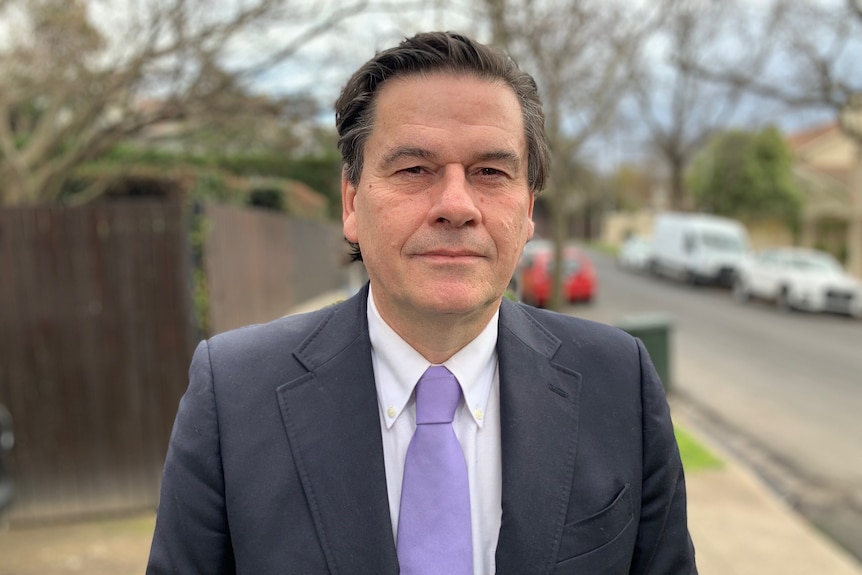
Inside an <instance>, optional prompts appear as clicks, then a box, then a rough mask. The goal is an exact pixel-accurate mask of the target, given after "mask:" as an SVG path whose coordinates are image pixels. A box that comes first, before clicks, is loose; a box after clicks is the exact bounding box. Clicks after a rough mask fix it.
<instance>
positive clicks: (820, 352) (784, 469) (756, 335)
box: [568, 252, 862, 559]
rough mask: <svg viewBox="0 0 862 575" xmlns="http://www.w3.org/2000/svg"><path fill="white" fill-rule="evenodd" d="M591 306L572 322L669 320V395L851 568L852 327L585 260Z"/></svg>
mask: <svg viewBox="0 0 862 575" xmlns="http://www.w3.org/2000/svg"><path fill="white" fill-rule="evenodd" d="M590 255H591V256H592V258H593V260H594V262H595V264H596V267H597V270H598V277H599V291H598V296H597V299H596V301H595V302H594V303H592V304H589V305H586V306H573V307H572V308H570V309H569V310H568V311H569V313H572V314H574V315H578V316H582V317H585V318H588V319H594V320H597V321H601V322H604V323H610V324H618V323H620V321H621V320H623V319H624V318H630V317H632V316H636V315H639V314H642V313H661V314H666V315H667V317H668V318H670V320H671V324H670V325H671V328H670V332H669V333H670V338H671V339H670V342H671V347H670V350H671V351H670V353H671V355H670V357H671V382H670V385H671V389H673V390H675V391H677V392H678V394H679V396H680V397H682V398H684V399H685V400H686V401H688V402H690V403H692V404H693V405H694V406H695V407H696V408H697V409H699V410H700V412H701V413H702V415H703V420H704V422H705V425H706V426H707V427H709V429H710V430H711V431H712V432H713V433H715V434H716V435H717V436H719V437H718V439H719V440H720V441H722V442H723V443H725V445H726V446H727V447H728V448H729V449H731V450H733V451H735V452H736V453H737V454H738V455H740V456H741V457H742V458H743V459H744V460H746V461H747V463H749V464H750V465H751V466H752V467H753V468H754V469H755V470H756V471H757V472H759V473H760V474H761V475H763V476H764V478H765V479H767V481H768V482H769V483H770V484H771V485H773V487H774V488H775V489H776V490H777V491H779V492H780V493H781V494H782V495H783V496H784V497H786V498H787V499H788V501H789V502H790V503H791V504H793V505H794V506H796V507H797V508H798V509H799V510H800V511H801V512H803V513H804V514H805V515H807V516H808V517H809V518H810V519H811V520H812V521H813V522H815V523H816V524H818V525H819V526H820V527H822V528H823V529H824V530H825V531H826V532H828V533H829V534H831V535H832V536H833V537H834V538H835V539H836V540H837V541H838V542H839V543H841V544H843V545H844V546H845V547H847V548H848V549H850V550H851V552H853V553H854V554H855V555H856V556H857V557H859V558H860V559H862V320H858V319H850V318H845V317H842V316H835V315H816V314H805V313H783V312H780V311H778V310H777V309H775V308H774V307H773V306H771V305H770V304H768V303H765V302H754V303H749V304H745V305H743V304H739V303H737V302H735V301H734V300H733V299H732V298H731V297H730V293H729V291H728V290H726V289H721V288H712V287H703V286H696V287H693V286H688V285H681V284H677V283H674V282H671V281H668V280H659V279H656V278H653V277H650V276H647V275H641V274H636V273H632V272H628V271H624V270H620V269H619V268H617V266H616V265H615V263H614V261H613V260H612V259H611V258H609V257H608V256H606V255H603V254H599V253H596V252H590Z"/></svg>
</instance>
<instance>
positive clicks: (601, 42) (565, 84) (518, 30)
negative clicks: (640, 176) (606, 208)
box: [483, 0, 664, 308]
mask: <svg viewBox="0 0 862 575" xmlns="http://www.w3.org/2000/svg"><path fill="white" fill-rule="evenodd" d="M646 4H647V6H644V7H633V6H632V5H631V3H622V2H615V1H607V0H547V1H541V2H537V1H531V0H485V2H484V4H483V6H484V8H485V15H486V17H487V19H488V21H489V22H490V25H491V31H492V39H493V42H494V43H495V44H497V45H498V46H500V47H502V48H504V49H505V50H506V51H507V52H508V53H509V54H511V55H512V56H513V57H514V58H515V59H516V60H517V61H518V62H519V63H520V64H521V65H522V66H523V67H524V68H526V69H527V70H529V71H530V72H531V73H532V74H533V76H534V77H535V78H536V81H537V83H538V84H539V89H540V92H541V94H542V100H543V103H544V108H545V116H546V117H545V126H546V131H547V134H548V139H549V143H550V145H551V154H552V166H553V167H552V174H551V179H550V182H549V185H548V189H547V190H546V191H545V201H546V202H547V204H548V207H549V209H548V212H549V214H550V216H551V220H550V229H551V235H552V239H553V242H554V245H555V258H554V261H555V262H556V265H555V266H554V282H553V285H554V289H553V299H552V302H551V307H554V308H559V307H560V305H561V303H562V301H561V296H562V294H561V291H562V290H561V289H560V288H561V284H562V270H563V266H562V253H563V245H564V244H565V242H566V240H567V239H568V238H567V230H568V221H569V219H570V217H571V215H572V214H573V213H575V212H576V211H577V210H579V209H581V208H582V207H583V206H584V204H585V199H586V194H585V193H584V191H583V190H579V189H578V187H577V186H576V184H575V182H576V181H577V178H578V171H577V169H576V168H577V165H578V159H579V155H580V154H581V153H582V151H583V148H584V146H585V144H586V143H587V142H588V141H589V140H590V139H591V138H593V137H595V136H596V135H597V134H598V133H599V132H600V131H601V130H603V129H604V128H605V127H607V125H608V123H609V122H610V121H611V119H612V118H613V116H614V113H615V111H616V110H617V106H618V104H619V102H620V99H621V98H622V96H623V95H624V94H625V93H626V90H627V86H628V82H629V81H630V78H631V72H632V70H633V64H634V61H635V56H636V54H637V51H638V49H639V48H640V47H641V46H642V45H643V42H644V41H645V39H646V37H647V36H648V34H649V32H650V30H651V29H652V28H653V27H654V26H655V24H656V23H657V21H658V20H659V14H660V13H661V11H662V10H663V9H664V8H663V3H646Z"/></svg>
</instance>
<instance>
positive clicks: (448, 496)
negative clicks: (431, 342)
mask: <svg viewBox="0 0 862 575" xmlns="http://www.w3.org/2000/svg"><path fill="white" fill-rule="evenodd" d="M460 399H461V388H460V386H459V385H458V380H457V379H455V376H454V375H452V373H451V372H450V371H449V370H448V369H446V368H445V367H443V366H442V365H439V366H434V365H432V366H431V367H429V368H428V369H427V370H426V371H425V373H424V374H422V377H421V378H419V383H417V384H416V432H415V433H414V434H413V439H411V440H410V446H409V447H408V448H407V458H406V460H405V462H404V481H403V483H402V487H401V511H400V513H399V519H398V563H399V564H400V565H401V573H402V575H471V574H472V573H473V538H472V536H471V528H470V488H469V484H468V483H467V463H466V462H465V460H464V452H463V451H461V444H460V443H458V438H457V437H455V430H454V429H452V419H453V418H454V416H455V408H457V407H458V401H459V400H460Z"/></svg>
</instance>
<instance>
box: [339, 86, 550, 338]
mask: <svg viewBox="0 0 862 575" xmlns="http://www.w3.org/2000/svg"><path fill="white" fill-rule="evenodd" d="M342 200H343V210H344V211H343V221H344V235H345V237H346V238H347V239H348V240H349V241H351V242H357V243H359V245H360V246H361V249H362V258H363V260H364V262H365V266H366V269H367V270H368V275H369V278H370V279H371V285H372V287H373V289H374V301H375V304H377V307H378V309H379V310H380V312H381V315H383V317H384V319H386V320H387V321H388V322H390V324H391V323H397V322H398V321H399V320H416V319H421V318H422V317H429V314H434V315H436V314H461V315H470V314H477V313H478V314H480V315H481V316H485V315H488V314H486V313H484V312H488V311H490V312H491V313H493V310H495V309H496V306H497V305H498V304H499V300H500V298H501V297H502V294H503V292H504V290H505V289H506V286H507V284H508V282H509V279H510V278H511V276H512V273H513V272H514V269H515V266H516V265H517V262H518V259H519V257H520V255H521V252H522V250H523V248H524V244H525V243H526V242H527V240H528V239H530V237H531V236H532V234H533V222H532V219H531V217H532V212H533V196H532V194H531V192H530V190H529V186H528V183H527V145H526V141H525V137H524V124H523V119H522V115H521V108H520V104H519V103H518V99H517V97H516V96H515V93H514V91H512V89H511V88H509V87H508V86H505V85H503V84H497V83H492V82H488V81H485V80H480V79H478V78H476V77H474V76H470V75H453V74H448V73H439V74H432V75H429V76H415V77H408V78H401V79H395V80H392V81H390V82H388V83H386V84H385V85H384V86H383V87H382V88H381V90H380V92H379V93H378V96H377V106H376V116H375V121H374V129H373V131H372V132H371V134H370V136H369V138H368V140H367V142H366V144H365V153H364V165H363V169H362V174H361V176H360V181H359V185H358V186H356V187H355V186H353V185H351V184H349V183H347V182H346V181H343V182H342ZM393 327H395V326H393ZM396 329H397V328H396Z"/></svg>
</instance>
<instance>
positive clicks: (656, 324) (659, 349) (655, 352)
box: [617, 313, 673, 393]
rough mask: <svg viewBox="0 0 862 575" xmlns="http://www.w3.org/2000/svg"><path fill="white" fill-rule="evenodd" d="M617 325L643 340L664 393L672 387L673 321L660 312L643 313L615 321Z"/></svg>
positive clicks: (668, 391)
mask: <svg viewBox="0 0 862 575" xmlns="http://www.w3.org/2000/svg"><path fill="white" fill-rule="evenodd" d="M617 327H619V328H621V329H622V330H624V331H626V332H628V333H630V334H631V335H633V336H635V337H637V338H640V340H641V341H643V342H644V346H646V348H647V351H648V352H649V355H650V358H652V362H653V365H655V369H656V371H657V372H658V375H659V377H660V378H661V381H662V385H664V391H665V393H670V392H671V390H672V389H673V387H672V384H673V377H672V375H671V349H670V338H671V330H672V328H673V322H672V321H671V318H670V317H669V316H667V315H665V314H661V313H643V314H638V315H632V316H627V317H624V318H623V319H621V320H620V321H619V322H618V323H617Z"/></svg>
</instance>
